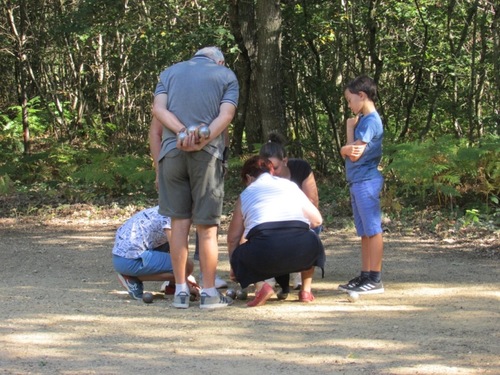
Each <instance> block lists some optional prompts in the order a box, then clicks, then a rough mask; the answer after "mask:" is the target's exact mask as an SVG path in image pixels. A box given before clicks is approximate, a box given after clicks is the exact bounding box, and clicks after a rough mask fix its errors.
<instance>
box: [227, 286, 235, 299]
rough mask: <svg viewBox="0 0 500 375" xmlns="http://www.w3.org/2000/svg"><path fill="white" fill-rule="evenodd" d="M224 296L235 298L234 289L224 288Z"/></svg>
mask: <svg viewBox="0 0 500 375" xmlns="http://www.w3.org/2000/svg"><path fill="white" fill-rule="evenodd" d="M226 297H229V298H231V299H235V298H236V290H234V289H232V288H229V289H228V290H226Z"/></svg>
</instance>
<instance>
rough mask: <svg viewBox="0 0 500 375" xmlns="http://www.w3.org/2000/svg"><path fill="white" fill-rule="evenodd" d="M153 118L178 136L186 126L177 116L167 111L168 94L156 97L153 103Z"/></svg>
mask: <svg viewBox="0 0 500 375" xmlns="http://www.w3.org/2000/svg"><path fill="white" fill-rule="evenodd" d="M153 116H154V117H156V118H157V119H158V120H159V121H160V123H161V124H162V125H163V126H165V127H167V128H168V129H170V130H171V131H172V132H173V133H174V134H177V133H179V132H180V131H181V130H183V129H185V126H184V124H183V123H182V122H181V121H180V120H179V119H178V118H177V116H176V115H174V114H173V113H172V112H170V111H169V110H168V109H167V94H158V95H156V96H155V98H154V101H153Z"/></svg>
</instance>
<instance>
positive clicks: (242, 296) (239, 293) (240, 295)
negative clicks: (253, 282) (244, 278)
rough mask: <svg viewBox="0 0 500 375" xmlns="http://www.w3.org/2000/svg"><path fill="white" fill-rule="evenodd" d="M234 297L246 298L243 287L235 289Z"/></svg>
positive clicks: (246, 294)
mask: <svg viewBox="0 0 500 375" xmlns="http://www.w3.org/2000/svg"><path fill="white" fill-rule="evenodd" d="M236 298H238V299H241V300H242V301H244V300H246V299H247V298H248V293H247V291H246V290H245V289H238V290H237V291H236Z"/></svg>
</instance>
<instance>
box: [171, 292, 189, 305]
mask: <svg viewBox="0 0 500 375" xmlns="http://www.w3.org/2000/svg"><path fill="white" fill-rule="evenodd" d="M189 298H190V295H189V293H186V292H180V293H179V294H176V295H175V296H174V302H172V306H174V307H176V308H178V309H187V308H188V307H189Z"/></svg>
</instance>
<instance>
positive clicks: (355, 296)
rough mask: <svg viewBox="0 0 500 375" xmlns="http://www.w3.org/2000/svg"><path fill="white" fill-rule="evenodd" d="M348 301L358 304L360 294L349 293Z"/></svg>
mask: <svg viewBox="0 0 500 375" xmlns="http://www.w3.org/2000/svg"><path fill="white" fill-rule="evenodd" d="M347 300H348V301H349V302H356V301H357V300H359V294H358V293H357V292H347Z"/></svg>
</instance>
